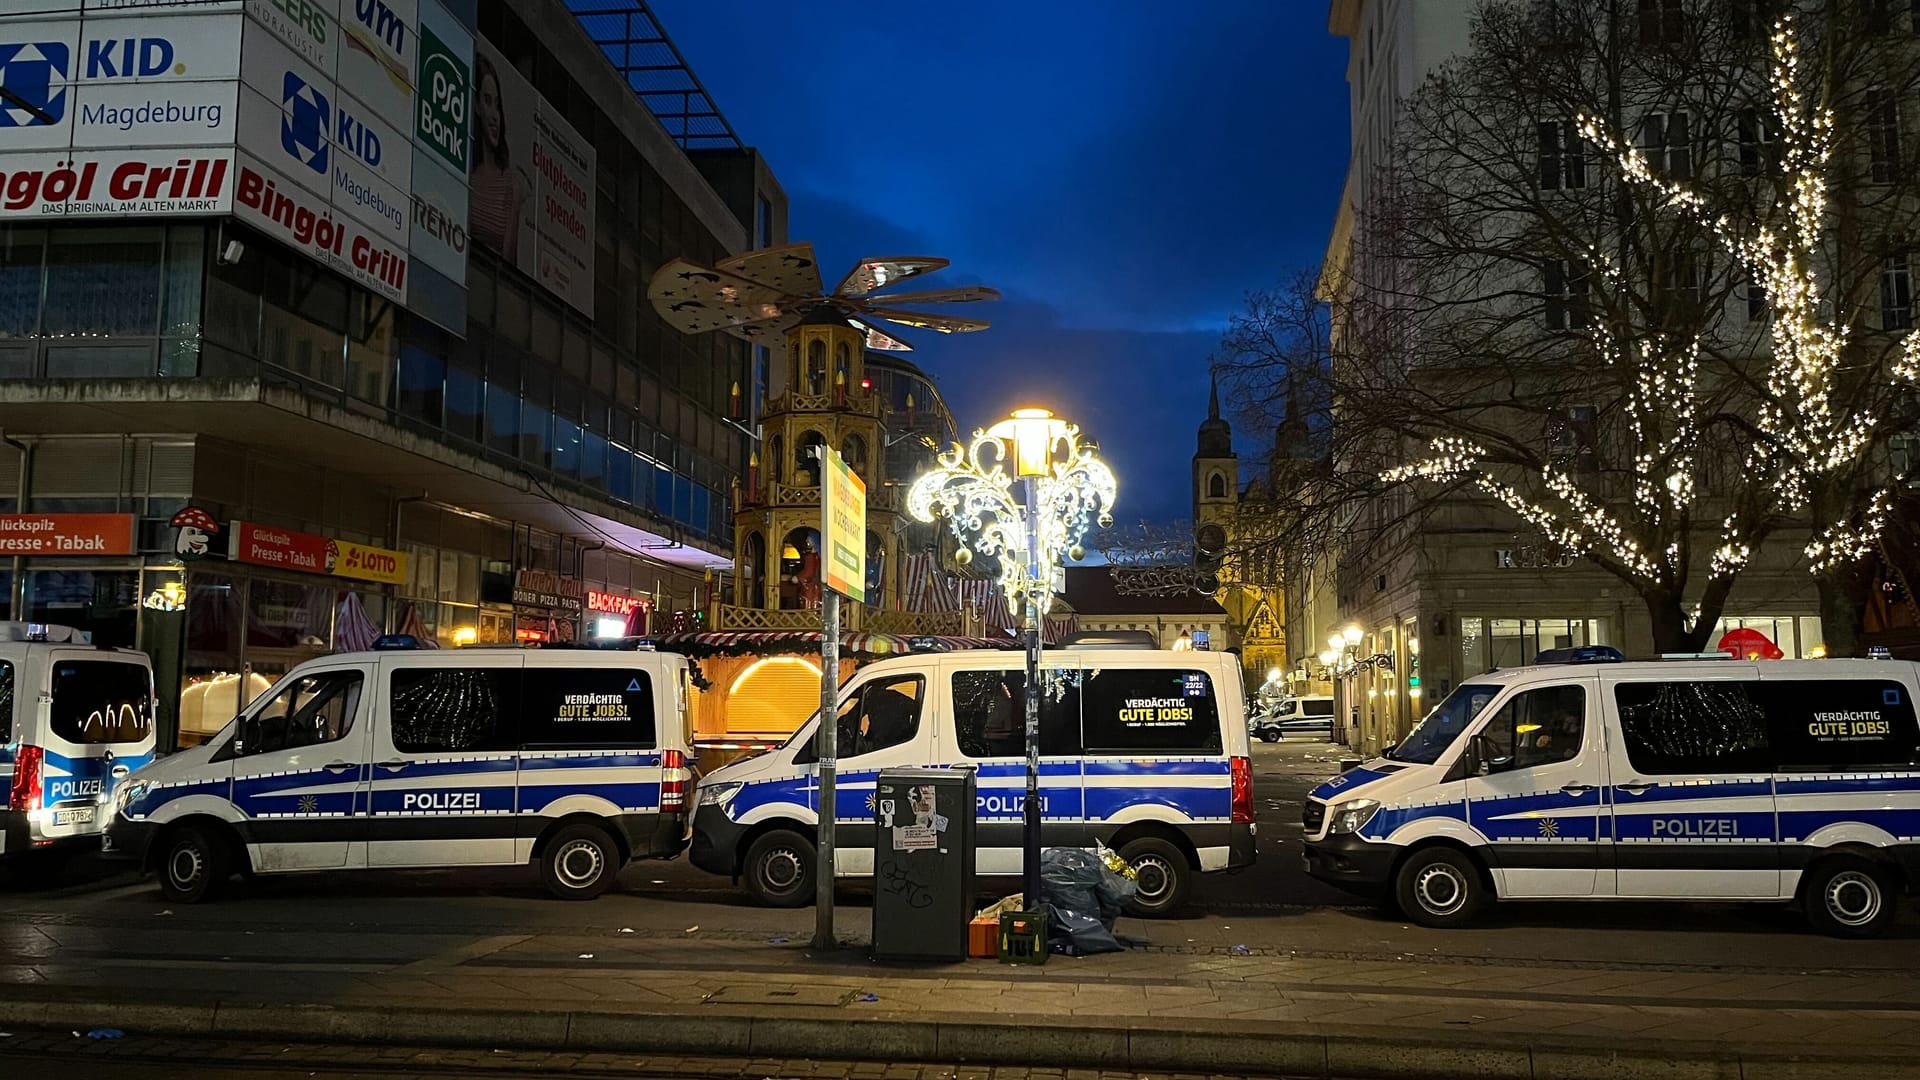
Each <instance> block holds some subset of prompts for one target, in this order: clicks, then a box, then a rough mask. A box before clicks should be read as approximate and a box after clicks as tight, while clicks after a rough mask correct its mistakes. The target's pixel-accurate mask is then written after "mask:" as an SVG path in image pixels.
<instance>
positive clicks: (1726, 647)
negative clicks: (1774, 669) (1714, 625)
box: [1717, 626, 1787, 660]
mask: <svg viewBox="0 0 1920 1080" xmlns="http://www.w3.org/2000/svg"><path fill="white" fill-rule="evenodd" d="M1717 649H1718V651H1719V652H1723V653H1729V654H1731V655H1732V656H1733V658H1734V659H1735V660H1779V659H1781V658H1782V657H1784V656H1786V655H1787V654H1786V653H1784V652H1782V651H1781V650H1780V646H1778V645H1775V644H1774V643H1773V641H1772V640H1771V639H1770V638H1768V637H1767V635H1765V634H1763V633H1761V632H1760V631H1758V630H1750V629H1748V628H1746V627H1744V626H1743V627H1739V628H1737V629H1733V630H1729V631H1727V632H1726V633H1724V634H1722V635H1720V644H1719V646H1718V647H1717Z"/></svg>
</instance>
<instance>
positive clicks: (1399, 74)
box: [1288, 0, 1824, 752]
mask: <svg viewBox="0 0 1920 1080" xmlns="http://www.w3.org/2000/svg"><path fill="white" fill-rule="evenodd" d="M1477 6H1478V5H1477V4H1476V3H1473V2H1471V0H1333V3H1332V4H1331V9H1330V17H1329V29H1330V31H1331V32H1332V33H1334V34H1336V35H1339V36H1341V37H1344V38H1346V39H1347V41H1348V46H1349V62H1348V68H1347V78H1348V84H1349V89H1350V116H1351V120H1352V153H1351V158H1350V162H1349V167H1348V174H1347V181H1346V185H1345V190H1344V191H1343V193H1342V196H1341V200H1340V205H1339V208H1338V211H1337V214H1336V217H1335V221H1334V225H1333V230H1332V238H1331V241H1330V243H1329V246H1328V250H1327V254H1326V259H1325V264H1324V267H1323V271H1322V278H1321V289H1322V295H1323V298H1324V299H1326V300H1327V301H1328V302H1329V304H1330V306H1331V308H1332V313H1333V318H1332V337H1333V341H1332V344H1333V355H1334V361H1333V362H1334V363H1335V364H1336V365H1338V364H1340V363H1342V362H1344V361H1343V359H1342V357H1343V354H1345V353H1346V351H1347V350H1348V349H1349V347H1350V346H1349V342H1348V340H1347V339H1348V338H1350V337H1352V336H1353V335H1354V334H1355V327H1354V324H1353V322H1352V321H1350V320H1351V312H1352V310H1353V309H1355V308H1356V307H1357V306H1364V305H1363V304H1359V303H1357V302H1359V301H1363V300H1366V299H1368V298H1363V297H1359V296H1356V295H1355V294H1354V293H1353V290H1355V289H1359V288H1364V287H1365V286H1363V285H1359V284H1356V283H1357V282H1365V281H1377V280H1390V279H1392V278H1393V277H1394V275H1393V273H1392V271H1391V268H1382V267H1381V266H1379V265H1377V260H1380V259H1382V258H1383V256H1381V255H1380V254H1378V253H1377V252H1376V253H1372V254H1370V253H1369V251H1368V247H1367V244H1366V243H1365V242H1364V234H1365V232H1366V229H1367V227H1368V225H1367V222H1368V212H1369V209H1370V208H1372V207H1375V206H1376V205H1379V202H1380V200H1381V198H1382V193H1381V192H1380V191H1376V190H1375V189H1376V187H1377V185H1380V184H1382V183H1384V182H1387V178H1388V177H1389V174H1390V172H1391V168H1390V166H1391V150H1392V147H1393V145H1394V140H1395V132H1396V126H1397V125H1398V124H1399V123H1400V121H1401V120H1402V118H1403V116H1404V112H1405V103H1406V99H1407V96H1408V95H1409V94H1411V93H1412V92H1413V91H1415V90H1416V89H1418V88H1419V86H1420V84H1421V83H1422V82H1423V81H1424V80H1425V79H1426V78H1427V76H1428V75H1429V74H1431V73H1432V72H1433V71H1434V70H1435V69H1436V68H1438V67H1439V66H1440V65H1442V64H1443V63H1444V62H1446V61H1447V60H1448V59H1450V58H1452V57H1455V56H1458V55H1460V54H1461V53H1463V52H1464V51H1466V50H1467V49H1468V48H1469V47H1470V45H1471V42H1470V31H1471V26H1472V19H1473V15H1474V12H1475V9H1476V7H1477ZM1738 6H1739V5H1728V8H1734V7H1738ZM1691 7H1692V6H1691V5H1688V8H1689V9H1691ZM1707 7H1710V6H1702V10H1703V11H1704V10H1705V9H1706V8H1707ZM1651 8H1652V5H1645V4H1643V5H1641V8H1640V9H1639V10H1640V13H1641V18H1642V20H1643V21H1644V19H1645V17H1646V16H1645V13H1646V12H1647V11H1648V10H1650V9H1651ZM1666 8H1672V9H1674V10H1675V11H1678V10H1679V9H1680V5H1663V7H1662V10H1665V9H1666ZM1715 11H1718V8H1715ZM1622 17H1623V18H1625V19H1631V18H1632V16H1631V14H1629V15H1626V16H1622ZM1715 17H1719V16H1717V15H1716V16H1715ZM1659 25H1664V24H1659ZM1641 32H1642V33H1643V34H1644V33H1645V31H1644V30H1642V31H1641ZM1586 167H1587V168H1597V165H1596V166H1586ZM1369 259H1372V260H1376V265H1373V266H1364V265H1362V264H1363V263H1364V262H1365V261H1367V260H1369ZM1334 422H1336V423H1337V422H1338V405H1337V403H1336V405H1335V421H1334ZM1335 466H1336V467H1337V466H1338V463H1335ZM1405 499H1406V496H1405V495H1404V494H1396V495H1394V496H1390V497H1387V498H1382V499H1376V500H1374V501H1373V502H1372V503H1370V504H1368V505H1364V506H1359V507H1356V508H1355V509H1354V510H1353V511H1352V514H1351V523H1350V527H1349V530H1348V536H1349V537H1350V538H1361V537H1364V538H1365V539H1364V541H1357V540H1356V542H1351V543H1348V544H1346V545H1345V546H1344V547H1343V548H1340V549H1339V550H1332V551H1325V552H1315V553H1312V554H1310V555H1308V556H1306V557H1305V558H1304V559H1303V560H1302V562H1301V564H1300V565H1299V566H1298V567H1296V568H1295V569H1294V571H1293V572H1292V574H1291V575H1290V576H1291V579H1292V580H1291V581H1290V584H1289V601H1290V603H1289V608H1288V627H1289V631H1290V634H1289V637H1290V645H1289V649H1288V651H1289V659H1290V663H1291V665H1292V666H1293V667H1294V668H1295V669H1296V670H1302V671H1319V672H1322V673H1324V665H1321V664H1320V663H1319V661H1318V659H1317V657H1318V654H1319V653H1320V652H1321V651H1323V650H1325V649H1327V648H1328V641H1329V638H1330V637H1334V636H1338V635H1340V634H1341V632H1342V631H1350V632H1349V633H1348V634H1347V637H1348V638H1352V637H1353V636H1354V634H1355V633H1357V636H1358V641H1357V643H1354V644H1352V645H1351V646H1348V647H1347V648H1346V649H1345V651H1344V656H1343V658H1342V665H1341V666H1342V667H1345V668H1346V670H1348V671H1350V672H1351V673H1350V674H1348V675H1346V676H1344V677H1339V678H1336V679H1335V680H1334V682H1335V692H1336V696H1337V697H1338V698H1339V719H1340V722H1341V724H1342V725H1343V726H1344V728H1345V729H1346V734H1347V735H1348V737H1349V739H1350V741H1351V742H1352V744H1353V745H1354V746H1355V748H1356V749H1360V750H1363V751H1366V752H1376V751H1378V750H1380V749H1381V748H1382V747H1384V746H1386V745H1388V744H1391V743H1393V742H1396V741H1398V739H1400V738H1401V737H1402V736H1403V735H1404V734H1405V733H1406V732H1407V731H1408V730H1409V728H1410V727H1411V725H1412V724H1413V723H1414V722H1415V721H1417V720H1418V719H1419V718H1420V716H1421V715H1423V713H1424V710H1425V708H1426V707H1428V706H1430V705H1432V704H1434V703H1436V702H1437V701H1438V700H1439V699H1440V698H1442V697H1444V696H1445V694H1446V693H1447V692H1448V691H1450V690H1451V689H1452V688H1453V687H1454V686H1455V685H1457V684H1458V683H1459V682H1460V681H1461V680H1462V679H1465V678H1470V677H1471V676H1473V675H1475V674H1477V673H1479V672H1482V671H1486V670H1489V669H1493V668H1502V667H1511V666H1515V665H1519V664H1525V663H1529V662H1531V661H1532V660H1533V658H1534V657H1535V656H1536V655H1537V654H1538V653H1539V652H1540V651H1542V650H1544V649H1550V648H1556V647H1567V646H1578V645H1587V644H1604V645H1612V646H1615V647H1618V648H1620V649H1622V650H1623V651H1625V652H1627V653H1628V654H1629V655H1648V654H1650V653H1651V652H1652V651H1653V649H1654V646H1653V639H1652V634H1651V630H1650V621H1649V617H1648V615H1647V611H1646V608H1645V605H1644V603H1643V602H1642V600H1641V599H1640V597H1639V596H1638V595H1637V594H1636V593H1635V591H1634V590H1633V589H1632V588H1631V587H1630V586H1629V585H1628V584H1627V583H1626V582H1624V581H1623V580H1622V579H1620V578H1618V577H1616V576H1613V575H1611V574H1608V573H1607V572H1605V571H1603V570H1601V569H1600V568H1598V567H1597V566H1594V565H1592V564H1590V563H1588V562H1586V561H1584V560H1581V559H1577V558H1573V557H1568V556H1564V555H1561V554H1559V553H1557V552H1555V551H1553V550H1552V549H1550V547H1549V546H1548V545H1546V544H1545V543H1543V542H1542V541H1541V539H1540V538H1539V537H1538V534H1537V533H1535V532H1533V531H1531V530H1530V529H1528V528H1527V527H1526V526H1525V525H1524V524H1522V523H1521V522H1520V521H1519V520H1518V519H1517V518H1515V517H1514V516H1513V515H1512V514H1510V513H1509V512H1507V511H1506V510H1505V509H1504V508H1502V507H1500V506H1499V505H1497V504H1495V503H1494V502H1493V501H1492V500H1490V499H1481V498H1474V497H1469V496H1458V497H1448V498H1446V499H1444V500H1441V501H1439V502H1438V503H1437V504H1436V505H1434V506H1433V507H1432V508H1430V509H1422V510H1420V511H1419V512H1412V509H1411V508H1410V507H1409V505H1408V504H1407V503H1406V502H1405V501H1404V500H1405ZM1791 540H1792V538H1791V537H1790V536H1789V537H1787V538H1786V539H1785V540H1781V541H1778V542H1770V543H1769V544H1768V545H1766V546H1765V547H1764V548H1762V549H1761V550H1760V551H1758V552H1756V553H1755V557H1754V559H1753V561H1752V563H1751V564H1750V565H1748V567H1747V568H1746V569H1745V570H1744V571H1743V572H1742V573H1741V576H1740V577H1739V579H1738V582H1737V584H1736V586H1735V588H1734V592H1733V595H1732V597H1731V599H1730V600H1729V602H1728V604H1727V607H1726V612H1725V616H1724V617H1723V618H1722V619H1721V621H1720V624H1719V626H1718V627H1717V628H1716V629H1715V631H1714V632H1713V635H1712V638H1711V640H1712V641H1718V639H1719V637H1720V635H1721V634H1722V633H1724V632H1725V631H1727V630H1730V629H1735V628H1740V627H1747V628H1753V629H1757V630H1759V631H1761V632H1762V633H1764V634H1766V635H1767V636H1768V637H1769V638H1770V639H1771V640H1773V641H1774V642H1775V643H1776V644H1777V645H1778V646H1779V647H1780V648H1781V649H1782V651H1783V652H1784V653H1785V654H1786V655H1787V656H1789V657H1806V656H1817V655H1823V654H1824V646H1823V643H1822V636H1821V629H1820V620H1819V619H1818V617H1817V615H1818V598H1817V595H1816V592H1815V586H1814V582H1813V579H1812V578H1811V577H1810V576H1809V574H1808V572H1807V567H1806V565H1805V563H1804V561H1803V560H1802V559H1801V558H1800V557H1799V552H1798V548H1799V545H1798V544H1797V543H1793V542H1791ZM1708 546H1711V545H1708ZM1353 661H1359V662H1360V663H1359V664H1358V665H1357V666H1348V665H1351V662H1353Z"/></svg>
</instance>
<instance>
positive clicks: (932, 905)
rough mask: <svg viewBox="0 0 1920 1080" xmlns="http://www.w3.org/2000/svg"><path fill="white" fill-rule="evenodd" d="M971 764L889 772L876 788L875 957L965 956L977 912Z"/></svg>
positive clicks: (937, 957)
mask: <svg viewBox="0 0 1920 1080" xmlns="http://www.w3.org/2000/svg"><path fill="white" fill-rule="evenodd" d="M974 790H975V781H974V775H973V770H972V769H888V770H886V771H885V772H882V773H881V774H880V777H879V780H878V781H877V782H876V784H875V786H874V801H873V820H874V838H873V955H874V957H875V958H876V959H898V960H955V961H957V960H965V959H966V958H967V923H968V921H969V920H970V919H971V918H972V916H973V849H974V821H973V817H974Z"/></svg>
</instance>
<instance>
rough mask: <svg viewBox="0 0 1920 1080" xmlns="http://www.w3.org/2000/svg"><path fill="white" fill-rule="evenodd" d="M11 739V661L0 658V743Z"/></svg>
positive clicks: (8, 741)
mask: <svg viewBox="0 0 1920 1080" xmlns="http://www.w3.org/2000/svg"><path fill="white" fill-rule="evenodd" d="M12 741H13V663H12V661H9V660H0V743H10V742H12Z"/></svg>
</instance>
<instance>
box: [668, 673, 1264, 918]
mask: <svg viewBox="0 0 1920 1080" xmlns="http://www.w3.org/2000/svg"><path fill="white" fill-rule="evenodd" d="M1045 657H1046V659H1045V665H1044V667H1043V668H1042V670H1041V675H1040V681H1041V688H1042V693H1043V695H1044V696H1043V697H1042V698H1041V707H1040V781H1039V783H1040V806H1041V813H1042V826H1041V840H1042V843H1043V844H1045V845H1047V846H1049V847H1086V848H1090V847H1092V846H1093V845H1094V844H1095V843H1096V842H1099V843H1104V844H1106V845H1108V846H1109V847H1111V848H1113V849H1114V850H1115V851H1117V852H1119V854H1120V855H1121V856H1122V857H1124V858H1126V859H1127V861H1128V862H1130V863H1132V864H1133V867H1134V869H1135V870H1136V871H1137V872H1138V875H1139V892H1138V895H1137V896H1136V897H1135V900H1134V908H1135V911H1136V913H1138V914H1142V915H1148V916H1158V915H1166V914H1170V913H1172V912H1174V911H1175V910H1177V909H1179V908H1180V907H1181V905H1182V904H1183V903H1184V902H1185V900H1186V897H1187V892H1188V889H1189V887H1190V884H1191V881H1192V876H1193V875H1194V874H1196V873H1207V872H1211V871H1218V870H1231V869H1239V868H1241V867H1245V866H1248V865H1251V864H1252V862H1253V859H1254V821H1253V779H1252V772H1251V768H1250V765H1249V762H1248V757H1247V729H1246V722H1245V715H1246V712H1245V704H1244V702H1243V700H1242V691H1241V676H1240V661H1239V658H1238V657H1236V656H1234V655H1232V654H1229V653H1215V652H1205V651H1181V652H1167V651H1160V650H1141V649H1116V650H1112V651H1105V650H1100V649H1091V648H1089V649H1084V650H1074V649H1062V650H1059V651H1055V650H1048V651H1047V652H1046V654H1045ZM1025 687H1026V671H1025V658H1024V657H1023V656H1022V655H1021V654H1018V653H1008V652H998V651H989V650H979V651H962V652H950V653H928V654H923V655H917V656H906V657H898V658H892V659H886V660H880V661H876V662H874V663H872V664H868V665H866V666H863V667H861V668H860V669H859V671H857V672H856V673H855V674H854V676H853V677H852V678H851V679H850V680H849V681H848V682H847V685H846V686H844V687H843V688H842V689H841V692H840V699H839V702H840V703H839V706H838V712H837V714H836V723H837V724H838V727H837V729H836V732H837V734H836V736H835V737H836V740H837V744H838V745H837V749H838V760H837V763H836V766H835V777H836V778H835V791H836V794H835V800H834V805H835V811H836V813H835V818H836V822H835V827H834V845H835V851H834V870H835V874H836V875H837V876H839V877H842V878H859V877H870V876H872V874H873V851H874V840H875V834H874V829H875V817H874V788H875V782H876V780H877V779H878V776H879V773H880V771H881V770H883V769H890V768H896V767H902V766H932V767H936V768H939V767H946V768H971V769H973V770H975V781H976V792H977V797H978V806H977V814H978V817H977V819H976V822H977V824H976V833H975V836H976V841H977V848H976V854H975V860H976V862H975V867H976V870H977V872H978V873H980V874H983V875H1017V874H1019V873H1020V872H1021V862H1022V848H1021V837H1022V822H1023V820H1024V813H1025V806H1026V768H1027V758H1026V752H1027V751H1026V711H1025V710H1026V705H1025V702H1026V697H1025ZM818 724H819V716H818V714H816V715H815V716H814V717H813V719H811V720H809V721H808V722H807V723H806V724H804V725H802V726H801V728H800V730H799V731H798V732H796V733H795V734H794V736H793V738H792V739H791V740H789V741H788V742H787V743H786V744H785V745H784V746H782V747H781V748H779V749H777V750H773V751H770V752H769V753H766V754H763V755H761V756H759V757H755V758H749V759H747V760H744V761H738V762H735V763H733V764H731V765H728V766H726V767H725V768H722V769H719V770H717V771H715V772H713V773H712V774H710V775H708V776H706V777H703V778H702V779H701V781H700V785H699V788H698V791H697V795H696V803H697V806H696V809H695V812H694V826H693V847H692V851H691V853H690V857H691V859H692V861H693V863H694V865H696V866H698V867H700V868H701V869H703V870H706V871H708V872H710V873H715V874H724V875H727V876H729V877H732V878H733V879H734V880H736V881H740V882H744V884H745V886H746V889H747V891H748V892H749V893H750V894H751V895H752V896H753V897H754V898H755V899H757V900H759V901H760V902H762V903H765V904H770V905H778V906H787V907H797V906H800V905H802V904H805V903H807V902H808V901H810V900H812V899H813V897H814V881H813V876H814V867H815V865H816V863H815V855H814V850H815V849H814V841H815V838H816V837H817V836H818V828H819V812H818V811H819V803H818V800H819V759H818V756H817V753H816V746H815V741H814V735H815V732H816V731H817V729H818Z"/></svg>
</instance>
